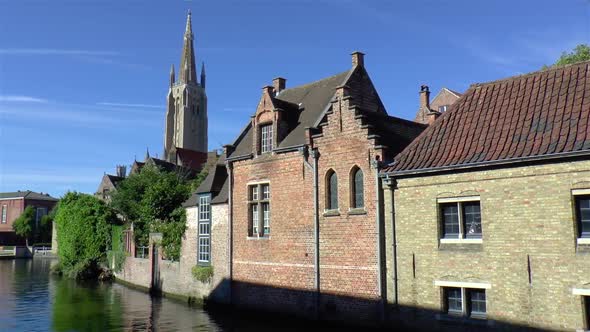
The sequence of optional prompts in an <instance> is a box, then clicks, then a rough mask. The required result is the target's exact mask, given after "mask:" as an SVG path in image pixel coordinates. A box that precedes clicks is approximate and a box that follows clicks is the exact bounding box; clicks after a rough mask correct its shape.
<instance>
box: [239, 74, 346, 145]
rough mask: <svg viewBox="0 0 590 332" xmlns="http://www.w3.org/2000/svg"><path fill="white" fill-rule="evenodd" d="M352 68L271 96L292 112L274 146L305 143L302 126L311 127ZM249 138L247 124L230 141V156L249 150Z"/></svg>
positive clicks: (278, 105) (250, 142) (280, 105)
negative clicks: (284, 133) (289, 125)
mask: <svg viewBox="0 0 590 332" xmlns="http://www.w3.org/2000/svg"><path fill="white" fill-rule="evenodd" d="M352 71H353V70H352V69H351V70H347V71H345V72H342V73H340V74H337V75H334V76H330V77H328V78H324V79H322V80H319V81H315V82H312V83H309V84H304V85H300V86H296V87H293V88H289V89H285V90H283V91H281V92H280V93H279V94H278V95H277V96H276V97H275V102H276V106H277V107H280V108H283V109H284V110H285V111H286V112H290V113H291V114H292V115H293V120H292V122H293V126H292V128H291V130H290V132H289V133H288V134H287V136H285V138H284V139H283V140H282V141H281V142H280V143H279V145H278V148H287V147H292V146H298V145H302V144H304V143H305V128H306V127H312V126H314V123H315V122H316V121H317V120H318V118H320V117H321V116H322V114H323V112H324V111H325V110H326V108H327V107H329V105H330V101H331V100H332V98H333V97H334V93H335V92H336V88H337V87H338V86H340V85H343V84H344V83H345V82H346V80H347V78H348V77H349V76H350V74H351V72H352ZM285 108H286V109H285ZM252 137H253V135H252V128H251V126H250V125H247V126H246V128H245V129H244V131H243V132H242V133H241V134H240V136H239V137H238V139H237V140H236V142H235V143H234V146H235V150H234V151H233V153H232V154H231V155H230V157H238V156H244V155H248V154H250V153H252Z"/></svg>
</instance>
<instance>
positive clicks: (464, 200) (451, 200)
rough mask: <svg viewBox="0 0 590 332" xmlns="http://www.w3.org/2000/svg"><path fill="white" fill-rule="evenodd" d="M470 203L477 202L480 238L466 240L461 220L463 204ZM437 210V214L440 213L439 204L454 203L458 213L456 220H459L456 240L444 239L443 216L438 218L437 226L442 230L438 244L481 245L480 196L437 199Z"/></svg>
mask: <svg viewBox="0 0 590 332" xmlns="http://www.w3.org/2000/svg"><path fill="white" fill-rule="evenodd" d="M471 202H479V213H480V218H481V220H480V223H481V228H482V230H481V238H467V237H466V235H465V223H464V220H463V206H462V205H463V204H464V203H471ZM436 203H437V209H438V213H440V211H441V204H448V203H456V204H457V213H458V220H459V237H458V238H444V237H443V236H444V220H443V216H442V215H441V216H440V218H439V219H440V220H439V225H440V227H441V229H442V232H441V236H440V238H439V242H440V243H441V244H444V243H449V244H453V243H454V244H461V243H464V244H478V243H483V217H482V210H481V198H480V196H465V197H448V198H437V200H436Z"/></svg>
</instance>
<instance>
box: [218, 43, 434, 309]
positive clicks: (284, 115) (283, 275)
mask: <svg viewBox="0 0 590 332" xmlns="http://www.w3.org/2000/svg"><path fill="white" fill-rule="evenodd" d="M423 129H424V125H421V124H417V123H414V122H412V121H407V120H403V119H400V118H396V117H392V116H389V115H387V113H386V111H385V107H384V106H383V104H382V102H381V100H380V98H379V95H378V93H377V91H376V89H375V87H374V86H373V84H372V82H371V80H370V78H369V75H368V73H367V71H366V69H365V66H364V59H363V54H362V53H360V52H355V53H353V54H352V68H351V69H349V70H347V71H345V72H342V73H340V74H337V75H334V76H331V77H328V78H325V79H322V80H319V81H315V82H312V83H309V84H305V85H301V86H297V87H293V88H287V87H286V80H285V79H284V78H280V77H279V78H276V79H274V80H273V85H272V86H265V87H264V88H263V90H262V96H261V98H260V101H259V103H258V106H257V108H256V112H255V114H254V115H253V116H252V119H251V121H250V123H248V124H247V126H246V128H245V129H244V131H243V132H242V133H241V134H240V135H239V137H238V139H237V140H236V141H235V142H234V144H232V145H230V146H227V147H226V151H227V154H228V157H227V164H228V169H229V180H230V181H229V189H230V190H229V192H230V196H229V206H230V225H231V226H230V227H231V228H230V229H231V233H230V239H231V246H232V252H231V258H230V260H231V262H232V265H231V271H230V277H231V280H232V301H233V302H234V303H235V304H237V305H243V306H247V307H249V308H261V309H266V310H275V311H287V312H292V313H296V314H299V315H304V316H312V317H313V316H316V315H320V316H321V317H322V318H340V319H342V318H347V319H356V318H361V319H371V320H372V319H375V317H376V315H378V314H379V312H380V311H379V310H378V309H379V305H380V303H382V299H383V298H384V295H385V292H384V290H385V289H384V287H383V278H382V277H381V270H380V267H381V264H380V257H381V255H380V253H379V250H377V249H378V248H379V246H378V244H379V243H378V242H379V241H378V239H379V235H380V233H379V232H380V230H379V228H378V227H377V225H378V223H377V217H378V216H377V211H378V209H377V206H376V200H375V198H376V197H377V194H378V193H377V190H376V188H377V187H376V179H377V175H378V174H377V170H376V169H375V168H374V167H373V166H372V165H373V164H375V162H374V161H376V160H383V159H391V158H393V156H395V155H396V154H397V153H398V152H400V151H401V150H402V149H403V148H404V147H405V146H406V145H408V144H409V143H410V142H411V141H412V140H413V139H414V138H415V137H416V136H418V135H419V134H420V133H421V132H422V130H423Z"/></svg>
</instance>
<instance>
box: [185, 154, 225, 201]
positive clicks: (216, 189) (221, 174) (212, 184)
mask: <svg viewBox="0 0 590 332" xmlns="http://www.w3.org/2000/svg"><path fill="white" fill-rule="evenodd" d="M227 182H228V181H227V169H226V167H225V153H224V154H222V155H221V156H219V159H218V160H217V163H216V164H215V165H213V166H212V167H211V169H210V170H209V173H208V174H207V177H206V178H205V179H204V180H203V182H201V184H200V185H199V187H198V188H197V190H195V191H194V192H193V193H192V195H191V196H190V197H189V199H188V200H187V201H186V202H184V203H183V204H182V206H184V207H191V206H197V205H198V204H199V195H201V194H205V193H211V196H212V200H211V203H225V202H226V201H227ZM224 188H225V189H224ZM220 196H221V197H220Z"/></svg>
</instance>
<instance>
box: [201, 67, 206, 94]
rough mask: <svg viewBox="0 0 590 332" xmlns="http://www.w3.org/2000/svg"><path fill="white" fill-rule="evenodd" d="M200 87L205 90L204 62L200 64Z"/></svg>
mask: <svg viewBox="0 0 590 332" xmlns="http://www.w3.org/2000/svg"><path fill="white" fill-rule="evenodd" d="M201 86H202V87H203V89H204V88H205V61H203V62H202V63H201Z"/></svg>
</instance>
